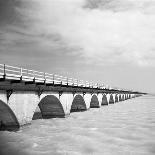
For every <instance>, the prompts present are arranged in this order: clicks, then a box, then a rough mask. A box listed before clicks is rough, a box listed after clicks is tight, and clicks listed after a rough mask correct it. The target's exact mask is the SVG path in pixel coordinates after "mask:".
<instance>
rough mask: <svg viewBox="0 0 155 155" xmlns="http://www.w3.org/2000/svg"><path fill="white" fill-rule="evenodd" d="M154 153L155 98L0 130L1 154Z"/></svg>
mask: <svg viewBox="0 0 155 155" xmlns="http://www.w3.org/2000/svg"><path fill="white" fill-rule="evenodd" d="M13 154H16V155H155V97H151V96H143V97H139V98H136V99H131V100H127V101H124V102H120V103H117V104H114V105H109V106H102V107H101V108H99V109H90V110H88V111H86V112H78V113H71V115H70V116H69V117H67V118H54V119H48V120H34V121H32V124H31V125H27V126H24V127H23V128H22V129H20V130H19V131H17V132H8V131H1V132H0V155H13Z"/></svg>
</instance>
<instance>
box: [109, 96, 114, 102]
mask: <svg viewBox="0 0 155 155" xmlns="http://www.w3.org/2000/svg"><path fill="white" fill-rule="evenodd" d="M109 104H114V98H113V95H112V94H111V95H110V99H109Z"/></svg>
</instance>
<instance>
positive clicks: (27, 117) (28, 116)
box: [8, 91, 39, 126]
mask: <svg viewBox="0 0 155 155" xmlns="http://www.w3.org/2000/svg"><path fill="white" fill-rule="evenodd" d="M38 103H39V97H38V95H37V93H35V92H23V91H22V92H21V91H17V92H13V94H12V95H11V96H10V98H9V101H8V105H9V107H10V108H11V109H12V111H13V112H14V114H15V116H16V118H17V120H18V122H19V125H20V126H22V125H24V124H28V123H31V121H32V117H33V114H34V111H35V109H36V107H37V105H38Z"/></svg>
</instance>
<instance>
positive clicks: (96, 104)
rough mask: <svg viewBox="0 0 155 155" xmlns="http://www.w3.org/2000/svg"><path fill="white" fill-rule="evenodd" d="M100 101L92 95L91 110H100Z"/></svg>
mask: <svg viewBox="0 0 155 155" xmlns="http://www.w3.org/2000/svg"><path fill="white" fill-rule="evenodd" d="M99 107H100V105H99V100H98V97H97V96H96V95H95V94H94V95H92V98H91V101H90V108H99Z"/></svg>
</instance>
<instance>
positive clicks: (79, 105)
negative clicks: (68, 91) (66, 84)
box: [70, 94, 87, 112]
mask: <svg viewBox="0 0 155 155" xmlns="http://www.w3.org/2000/svg"><path fill="white" fill-rule="evenodd" d="M85 110H87V107H86V103H85V101H84V98H83V96H82V95H80V94H77V95H76V96H75V97H74V99H73V102H72V105H71V110H70V111H71V112H78V111H85Z"/></svg>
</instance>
